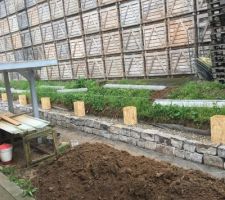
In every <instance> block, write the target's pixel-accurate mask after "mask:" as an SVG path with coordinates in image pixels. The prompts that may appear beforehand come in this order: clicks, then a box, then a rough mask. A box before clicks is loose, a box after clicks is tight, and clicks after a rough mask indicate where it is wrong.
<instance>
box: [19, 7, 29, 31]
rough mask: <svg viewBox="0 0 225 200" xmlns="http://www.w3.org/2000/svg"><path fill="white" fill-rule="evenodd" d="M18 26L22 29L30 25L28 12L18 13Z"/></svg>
mask: <svg viewBox="0 0 225 200" xmlns="http://www.w3.org/2000/svg"><path fill="white" fill-rule="evenodd" d="M17 21H18V26H19V29H20V30H23V29H25V28H27V27H28V18H27V12H26V11H23V12H20V13H19V14H18V15H17Z"/></svg>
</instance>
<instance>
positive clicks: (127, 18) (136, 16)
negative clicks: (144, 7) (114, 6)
mask: <svg viewBox="0 0 225 200" xmlns="http://www.w3.org/2000/svg"><path fill="white" fill-rule="evenodd" d="M120 19H121V26H122V27H126V26H131V25H135V24H139V23H140V5H139V0H133V1H129V2H125V3H122V4H121V5H120Z"/></svg>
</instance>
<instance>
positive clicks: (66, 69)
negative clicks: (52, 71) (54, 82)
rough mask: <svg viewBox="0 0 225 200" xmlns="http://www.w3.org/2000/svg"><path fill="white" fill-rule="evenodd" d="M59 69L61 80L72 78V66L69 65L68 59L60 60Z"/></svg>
mask: <svg viewBox="0 0 225 200" xmlns="http://www.w3.org/2000/svg"><path fill="white" fill-rule="evenodd" d="M59 70H60V78H61V79H62V80H66V79H72V78H73V73H72V67H71V63H70V61H65V62H60V63H59Z"/></svg>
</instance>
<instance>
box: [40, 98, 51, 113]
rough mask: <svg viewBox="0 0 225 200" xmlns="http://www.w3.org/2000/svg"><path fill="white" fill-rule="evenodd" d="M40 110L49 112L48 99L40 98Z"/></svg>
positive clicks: (49, 104) (49, 102)
mask: <svg viewBox="0 0 225 200" xmlns="http://www.w3.org/2000/svg"><path fill="white" fill-rule="evenodd" d="M41 108H42V109H43V110H50V109H51V101H50V97H42V98H41Z"/></svg>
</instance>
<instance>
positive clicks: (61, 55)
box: [56, 41, 70, 60]
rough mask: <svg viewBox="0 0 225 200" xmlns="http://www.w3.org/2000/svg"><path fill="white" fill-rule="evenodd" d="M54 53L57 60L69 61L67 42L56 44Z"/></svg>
mask: <svg viewBox="0 0 225 200" xmlns="http://www.w3.org/2000/svg"><path fill="white" fill-rule="evenodd" d="M56 52H57V56H58V59H59V60H64V59H69V55H70V53H69V45H68V41H62V42H58V43H56Z"/></svg>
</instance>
